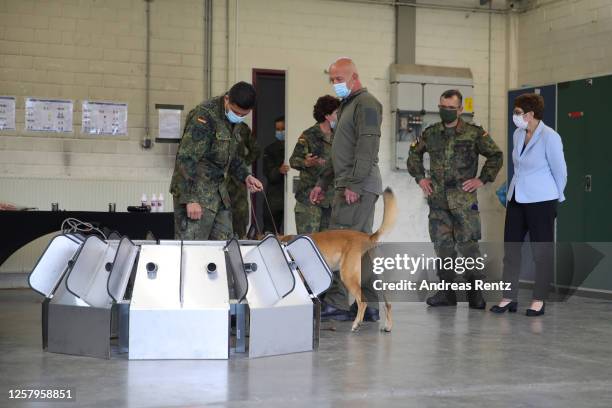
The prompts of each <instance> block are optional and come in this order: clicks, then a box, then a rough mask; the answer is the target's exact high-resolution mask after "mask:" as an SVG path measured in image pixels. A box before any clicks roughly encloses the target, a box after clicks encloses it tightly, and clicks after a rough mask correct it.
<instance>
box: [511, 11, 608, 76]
mask: <svg viewBox="0 0 612 408" xmlns="http://www.w3.org/2000/svg"><path fill="white" fill-rule="evenodd" d="M538 4H539V5H542V6H541V7H539V8H535V9H533V10H531V11H529V12H527V13H525V14H521V15H520V17H519V25H518V34H517V36H518V84H519V85H542V84H549V83H555V82H562V81H568V80H575V79H581V78H587V77H589V76H595V75H597V74H609V73H612V47H611V46H610V44H612V0H560V1H557V2H554V3H553V4H549V5H546V2H543V1H541V0H539V1H538Z"/></svg>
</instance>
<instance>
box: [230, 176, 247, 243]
mask: <svg viewBox="0 0 612 408" xmlns="http://www.w3.org/2000/svg"><path fill="white" fill-rule="evenodd" d="M227 191H228V193H229V195H230V198H231V200H232V228H233V230H234V235H236V236H237V237H238V238H239V239H244V238H246V233H247V225H248V223H249V199H248V194H247V188H246V185H245V184H244V183H240V182H239V181H236V180H234V179H232V180H230V182H229V183H228V185H227Z"/></svg>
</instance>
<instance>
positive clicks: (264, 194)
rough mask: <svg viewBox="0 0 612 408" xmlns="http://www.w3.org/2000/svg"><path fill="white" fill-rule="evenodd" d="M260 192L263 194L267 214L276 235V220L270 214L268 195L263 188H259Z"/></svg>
mask: <svg viewBox="0 0 612 408" xmlns="http://www.w3.org/2000/svg"><path fill="white" fill-rule="evenodd" d="M261 194H263V198H264V201H265V202H266V207H268V214H270V219H271V220H272V227H274V234H275V235H278V229H277V228H276V222H274V216H273V215H272V209H271V208H270V203H269V202H268V196H267V195H266V192H265V191H264V190H261Z"/></svg>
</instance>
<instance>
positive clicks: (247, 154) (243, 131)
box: [231, 122, 261, 188]
mask: <svg viewBox="0 0 612 408" xmlns="http://www.w3.org/2000/svg"><path fill="white" fill-rule="evenodd" d="M236 127H238V128H239V129H237V132H238V134H239V135H240V143H239V144H238V147H237V148H236V156H237V157H238V158H239V159H240V160H242V161H243V162H244V163H245V164H246V166H247V167H249V168H250V167H251V166H252V165H253V163H255V162H256V161H257V159H259V156H261V148H260V147H259V145H258V144H257V141H255V138H253V136H252V135H251V128H249V126H248V125H247V124H246V123H244V122H243V123H239V124H237V125H236ZM231 182H232V183H233V184H235V185H239V186H241V187H243V186H244V183H243V182H242V181H240V180H238V178H237V177H236V176H235V175H232V178H231ZM244 187H245V188H246V186H244Z"/></svg>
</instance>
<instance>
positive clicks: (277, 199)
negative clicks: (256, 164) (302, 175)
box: [263, 140, 285, 211]
mask: <svg viewBox="0 0 612 408" xmlns="http://www.w3.org/2000/svg"><path fill="white" fill-rule="evenodd" d="M284 161H285V142H284V141H281V140H275V141H274V142H272V143H270V144H269V145H268V146H267V147H266V148H265V149H264V155H263V170H264V174H265V175H266V178H267V179H268V185H267V187H266V194H267V196H268V201H269V202H270V207H272V210H273V211H274V210H280V209H283V208H284V203H285V175H284V174H281V172H280V171H279V169H280V166H281V165H282V164H283V162H284Z"/></svg>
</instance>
